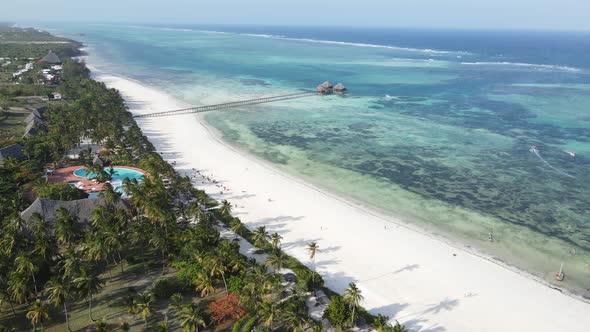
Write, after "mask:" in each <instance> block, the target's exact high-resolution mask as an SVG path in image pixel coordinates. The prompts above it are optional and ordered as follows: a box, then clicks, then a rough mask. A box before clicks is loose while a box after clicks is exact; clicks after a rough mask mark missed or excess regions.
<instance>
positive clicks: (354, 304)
mask: <svg viewBox="0 0 590 332" xmlns="http://www.w3.org/2000/svg"><path fill="white" fill-rule="evenodd" d="M363 298H364V297H363V295H362V294H361V290H360V289H358V287H357V286H356V284H355V283H354V282H351V283H350V284H348V288H346V289H345V290H344V296H342V299H343V300H344V302H345V303H346V304H348V306H349V307H350V309H351V310H352V315H351V320H352V324H355V323H356V319H355V311H356V309H358V307H359V306H360V304H361V301H362V300H363Z"/></svg>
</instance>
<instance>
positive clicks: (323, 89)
mask: <svg viewBox="0 0 590 332" xmlns="http://www.w3.org/2000/svg"><path fill="white" fill-rule="evenodd" d="M333 89H334V87H333V86H332V84H331V83H330V82H328V81H325V82H324V83H322V84H320V85H318V87H317V92H318V93H319V94H322V95H326V94H330V93H332V92H333Z"/></svg>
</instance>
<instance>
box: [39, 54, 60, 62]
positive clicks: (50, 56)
mask: <svg viewBox="0 0 590 332" xmlns="http://www.w3.org/2000/svg"><path fill="white" fill-rule="evenodd" d="M40 62H45V63H52V64H57V63H61V59H60V58H59V57H58V56H57V55H56V54H55V53H53V51H49V53H47V55H46V56H44V57H43V58H42V59H41V60H40Z"/></svg>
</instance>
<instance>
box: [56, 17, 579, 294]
mask: <svg viewBox="0 0 590 332" xmlns="http://www.w3.org/2000/svg"><path fill="white" fill-rule="evenodd" d="M47 28H49V30H51V31H55V32H57V33H60V34H63V35H67V36H70V37H72V38H75V39H78V40H81V41H83V42H85V43H86V44H87V45H88V52H89V53H90V57H91V62H92V65H93V66H94V67H96V68H97V70H100V71H104V72H108V73H113V74H119V75H122V76H127V77H130V78H133V79H137V80H140V81H141V82H144V83H146V84H149V85H152V86H155V87H157V88H159V89H162V90H164V91H166V92H168V93H170V94H171V95H173V96H175V97H177V98H178V99H180V100H182V101H184V102H187V103H189V104H194V105H200V104H211V103H218V102H225V101H233V100H239V99H244V98H252V97H257V96H270V95H275V94H281V93H290V92H295V91H298V90H304V89H313V88H314V87H315V86H316V85H317V84H318V83H321V82H322V81H324V80H331V81H333V82H336V81H338V82H343V83H344V84H345V85H346V86H347V87H348V88H349V90H350V92H349V93H348V94H347V95H346V96H325V97H320V96H314V97H308V98H303V99H296V100H291V101H284V102H280V103H276V104H269V105H259V106H256V107H250V108H244V109H240V110H236V111H231V112H219V113H209V114H208V115H207V116H206V120H207V121H208V122H209V123H210V124H211V125H212V126H214V127H215V128H217V129H218V130H219V131H220V132H221V133H222V135H223V138H224V139H225V140H226V141H228V142H230V143H232V144H234V145H236V146H239V147H240V148H242V149H243V150H245V151H247V152H249V153H252V154H254V155H256V156H258V157H260V158H263V159H266V160H268V161H270V162H272V163H274V164H275V165H276V166H277V167H279V168H281V169H282V170H284V171H286V172H288V173H290V174H293V175H296V176H298V177H301V178H303V179H305V180H307V181H310V182H311V183H314V184H316V185H318V186H320V187H322V188H325V189H328V190H330V191H333V192H335V193H338V194H341V195H343V196H345V197H348V198H350V199H352V200H354V201H356V202H359V203H360V204H363V205H365V206H368V207H371V208H374V209H376V210H379V211H382V212H385V213H389V214H393V215H396V216H399V217H402V218H403V219H404V220H406V221H408V222H410V223H414V224H416V225H418V226H419V227H424V228H426V229H428V230H430V231H432V232H436V233H439V234H444V235H445V236H447V237H449V238H451V239H455V240H458V241H459V242H460V243H463V244H465V245H468V246H471V247H473V248H477V249H478V250H481V251H483V252H485V253H488V254H490V255H492V256H494V257H496V258H497V259H499V260H502V261H504V262H507V263H508V264H511V265H516V266H518V267H520V268H523V269H525V270H527V271H529V272H531V273H533V274H535V275H537V276H539V277H541V278H544V279H545V280H547V281H549V282H554V280H553V274H554V273H555V271H556V270H557V269H558V268H559V266H560V264H561V263H564V269H565V271H566V273H567V279H566V281H565V283H564V284H562V285H566V286H568V287H569V288H570V289H571V290H573V291H575V292H576V293H578V294H582V295H586V296H590V293H589V292H588V291H587V289H588V288H590V265H589V264H590V192H589V190H588V183H589V181H590V172H589V171H588V167H589V165H590V58H588V57H587V54H588V53H589V52H590V35H589V34H582V33H540V32H459V31H442V32H441V31H418V30H383V29H381V30H379V29H352V28H347V29H335V28H334V29H328V28H317V29H312V28H280V27H237V26H231V27H223V26H216V27H201V26H182V27H181V26H175V27H162V26H112V25H86V26H58V25H53V26H48V27H47ZM82 34H83V35H82ZM532 146H535V147H536V149H534V150H531V147H532ZM569 152H573V153H575V157H572V155H570V154H569ZM490 232H493V234H494V237H495V239H496V241H495V242H493V243H490V242H489V241H488V234H489V233H490ZM408 250H413V249H412V248H408Z"/></svg>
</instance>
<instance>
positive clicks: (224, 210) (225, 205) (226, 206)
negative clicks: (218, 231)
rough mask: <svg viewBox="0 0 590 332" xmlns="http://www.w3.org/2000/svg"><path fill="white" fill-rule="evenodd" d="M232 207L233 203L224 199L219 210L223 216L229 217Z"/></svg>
mask: <svg viewBox="0 0 590 332" xmlns="http://www.w3.org/2000/svg"><path fill="white" fill-rule="evenodd" d="M231 210H232V207H231V203H230V202H228V201H227V199H224V200H223V201H221V207H220V208H219V212H221V214H222V215H224V216H229V215H230V213H231Z"/></svg>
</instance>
